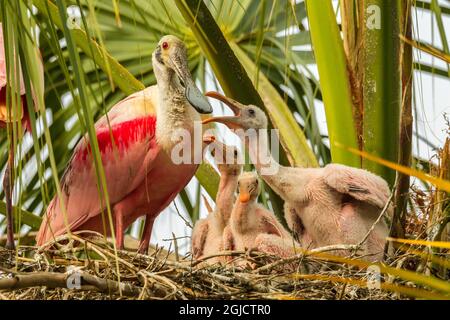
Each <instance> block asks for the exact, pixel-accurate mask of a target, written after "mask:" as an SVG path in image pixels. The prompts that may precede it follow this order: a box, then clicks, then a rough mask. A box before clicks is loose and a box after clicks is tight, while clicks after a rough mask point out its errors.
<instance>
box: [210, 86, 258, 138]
mask: <svg viewBox="0 0 450 320" xmlns="http://www.w3.org/2000/svg"><path fill="white" fill-rule="evenodd" d="M205 95H206V96H207V97H210V98H214V99H217V100H219V101H222V102H223V103H225V104H226V105H227V106H228V107H229V108H230V109H231V110H232V111H233V113H234V116H225V117H212V118H209V119H206V120H203V124H207V123H210V122H220V123H223V124H225V125H226V126H227V127H229V128H230V129H244V130H248V129H256V130H258V129H266V128H267V116H266V114H265V113H264V111H262V110H261V109H260V108H258V107H257V106H254V105H244V104H242V103H240V102H237V101H235V100H233V99H231V98H227V97H225V96H224V95H221V94H220V93H218V92H207V93H206V94H205Z"/></svg>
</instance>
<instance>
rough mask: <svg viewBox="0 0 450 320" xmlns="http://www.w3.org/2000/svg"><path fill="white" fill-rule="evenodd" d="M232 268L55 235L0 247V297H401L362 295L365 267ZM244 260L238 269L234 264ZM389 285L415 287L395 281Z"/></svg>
mask: <svg viewBox="0 0 450 320" xmlns="http://www.w3.org/2000/svg"><path fill="white" fill-rule="evenodd" d="M223 254H224V255H227V256H231V257H232V258H233V259H235V260H241V261H240V263H239V265H243V267H239V268H237V267H233V266H232V265H218V264H217V265H212V266H211V265H206V264H205V263H204V261H193V260H192V259H190V258H189V257H186V258H184V259H178V261H177V258H176V257H174V254H170V253H169V252H167V251H165V250H163V249H161V248H152V249H151V253H150V254H149V255H141V254H137V253H135V252H128V251H117V252H116V251H115V250H114V248H112V247H111V245H110V244H108V243H105V242H104V241H101V240H98V241H96V240H84V239H82V238H80V237H78V236H77V235H71V236H70V238H69V237H63V238H61V239H59V240H58V242H56V243H53V244H51V245H49V246H47V247H45V248H39V249H38V248H36V247H32V246H21V247H19V248H18V251H17V253H16V252H10V251H6V250H4V249H1V248H0V299H45V300H47V299H48V300H53V299H57V300H60V299H76V300H83V299H99V300H111V299H112V300H123V299H342V300H352V299H402V298H405V297H402V296H401V295H400V294H398V293H395V292H393V291H389V290H385V289H376V288H374V289H369V288H368V286H367V283H368V272H367V270H366V269H365V268H361V267H354V266H353V267H352V266H349V265H348V264H346V263H338V262H330V261H329V260H327V259H324V258H323V257H318V256H315V255H307V254H302V255H299V256H296V257H295V258H291V259H286V260H280V258H277V257H273V256H269V255H267V254H262V253H258V252H224V253H223ZM242 261H245V263H242ZM382 280H383V282H385V281H387V282H389V283H390V285H391V286H396V285H402V286H405V287H406V288H408V287H411V289H414V288H415V285H414V284H411V283H407V282H404V281H401V280H398V279H395V278H390V279H386V278H383V279H382Z"/></svg>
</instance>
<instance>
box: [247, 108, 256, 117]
mask: <svg viewBox="0 0 450 320" xmlns="http://www.w3.org/2000/svg"><path fill="white" fill-rule="evenodd" d="M248 114H249V115H250V116H251V117H254V116H255V109H248Z"/></svg>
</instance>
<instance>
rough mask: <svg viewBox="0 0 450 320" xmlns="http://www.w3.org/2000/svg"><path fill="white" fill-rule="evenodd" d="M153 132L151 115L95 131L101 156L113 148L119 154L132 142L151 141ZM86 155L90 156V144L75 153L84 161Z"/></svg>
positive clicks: (154, 118)
mask: <svg viewBox="0 0 450 320" xmlns="http://www.w3.org/2000/svg"><path fill="white" fill-rule="evenodd" d="M155 130H156V117H155V116H153V115H152V116H148V117H143V118H138V119H133V120H130V121H125V122H121V123H118V124H114V125H113V126H112V127H111V128H108V127H106V128H105V129H103V128H102V129H100V130H97V141H98V147H99V149H100V152H101V153H102V154H104V153H106V152H108V151H110V150H112V149H113V148H114V149H116V150H118V151H119V152H120V153H121V152H123V151H125V150H126V149H127V148H128V147H129V146H130V145H131V144H132V143H134V142H137V141H141V140H143V139H146V138H147V139H151V138H152V137H153V136H154V135H155ZM88 154H89V155H90V154H91V146H90V144H89V145H87V146H84V147H83V148H82V149H81V150H80V151H79V152H78V153H77V158H78V159H79V160H86V158H87V156H88Z"/></svg>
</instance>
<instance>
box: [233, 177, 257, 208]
mask: <svg viewBox="0 0 450 320" xmlns="http://www.w3.org/2000/svg"><path fill="white" fill-rule="evenodd" d="M238 191H239V201H240V202H241V203H247V202H250V201H256V199H257V198H258V196H259V194H260V193H261V186H260V182H259V179H258V175H257V174H256V172H244V173H242V174H241V176H240V177H239V180H238Z"/></svg>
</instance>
